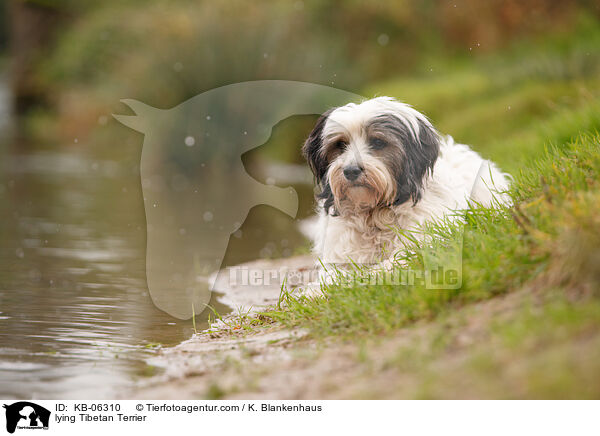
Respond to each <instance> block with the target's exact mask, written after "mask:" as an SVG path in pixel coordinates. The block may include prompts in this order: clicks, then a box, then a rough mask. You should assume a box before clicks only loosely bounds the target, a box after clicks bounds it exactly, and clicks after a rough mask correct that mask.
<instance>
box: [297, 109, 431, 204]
mask: <svg viewBox="0 0 600 436" xmlns="http://www.w3.org/2000/svg"><path fill="white" fill-rule="evenodd" d="M439 148H440V137H439V134H438V133H437V131H436V130H435V129H434V128H433V126H432V125H431V123H430V122H429V120H428V119H427V118H426V117H425V116H424V115H423V114H421V113H419V112H418V111H416V110H415V109H413V108H412V107H410V106H408V105H406V104H404V103H400V102H398V101H396V100H394V99H392V98H389V97H378V98H374V99H371V100H367V101H365V102H363V103H361V104H353V103H351V104H347V105H346V106H342V107H339V108H336V109H332V110H330V111H328V112H326V113H324V114H323V115H322V116H321V117H320V118H319V120H318V121H317V124H316V126H315V128H314V129H313V131H312V132H311V134H310V136H309V137H308V139H307V140H306V142H305V144H304V147H303V149H302V151H303V154H304V156H305V158H306V160H307V161H308V164H309V165H310V168H311V169H312V171H313V173H314V175H315V177H316V178H317V182H318V183H319V185H320V187H321V189H322V190H321V193H320V194H319V197H320V198H321V199H322V200H323V206H324V207H325V210H326V211H327V212H329V211H330V209H331V207H332V206H333V207H334V211H335V213H337V214H342V215H346V214H359V213H368V212H369V211H372V210H373V209H376V208H378V207H389V206H392V205H399V204H402V203H405V202H409V201H410V202H412V204H416V203H417V202H418V201H419V199H420V198H421V195H422V190H423V182H424V179H425V177H426V176H427V174H428V173H430V172H431V171H432V170H433V165H434V163H435V161H436V159H437V157H438V154H439Z"/></svg>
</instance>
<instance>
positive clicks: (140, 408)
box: [135, 404, 144, 412]
mask: <svg viewBox="0 0 600 436" xmlns="http://www.w3.org/2000/svg"><path fill="white" fill-rule="evenodd" d="M135 410H137V411H138V412H141V411H142V410H144V405H143V404H137V405H136V406H135Z"/></svg>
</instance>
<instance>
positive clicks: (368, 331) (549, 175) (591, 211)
mask: <svg viewBox="0 0 600 436" xmlns="http://www.w3.org/2000/svg"><path fill="white" fill-rule="evenodd" d="M599 38H600V29H597V28H596V29H591V28H589V27H587V28H586V29H585V30H584V31H582V34H580V35H578V36H575V37H571V38H570V39H566V40H561V41H560V42H557V41H554V44H548V46H547V47H544V48H543V49H539V48H538V49H537V50H535V51H534V49H533V48H529V50H528V49H526V48H525V49H524V48H522V47H521V48H520V49H518V50H517V49H515V50H512V51H509V52H508V53H505V54H504V55H495V56H494V57H493V58H489V59H484V60H480V61H474V62H473V63H471V64H468V65H463V66H461V67H460V68H458V69H455V70H454V71H448V72H447V74H438V75H435V76H431V77H420V78H416V79H415V78H408V79H398V80H395V81H389V82H385V83H381V84H378V85H375V86H372V87H370V88H368V89H367V90H366V92H365V93H363V94H364V95H374V94H380V95H381V94H388V95H394V96H396V97H399V98H401V99H403V100H405V101H408V102H410V103H412V104H413V105H414V106H415V107H417V108H418V109H419V110H422V111H424V112H425V113H426V114H428V115H429V116H430V118H431V119H432V120H433V122H434V124H436V125H437V126H438V128H439V129H440V130H441V131H442V132H443V133H449V134H452V135H453V136H454V137H455V139H456V140H457V141H459V142H465V143H472V144H475V145H474V148H475V149H477V150H478V151H479V152H481V153H482V154H483V155H484V156H486V157H488V158H491V159H493V160H494V161H496V162H498V163H499V164H500V166H501V167H502V168H503V169H504V170H508V171H509V172H511V173H512V174H513V175H514V176H515V181H514V184H513V186H512V191H511V195H512V198H513V199H514V206H513V207H510V208H500V209H499V210H490V209H484V208H480V207H477V206H476V205H474V206H473V207H472V208H471V209H470V210H468V211H467V212H466V214H465V217H466V226H465V227H464V247H463V251H462V286H461V287H460V289H456V290H428V289H426V288H425V286H424V285H423V284H421V283H416V284H415V285H412V286H398V285H375V286H374V285H369V284H362V285H357V284H354V285H351V286H348V285H345V284H342V283H334V284H331V285H324V286H323V287H322V291H323V293H324V294H326V295H327V298H326V299H322V298H321V299H311V298H306V297H297V296H294V294H292V293H289V292H285V291H284V293H283V299H284V301H285V304H284V305H282V306H281V307H283V309H282V308H281V307H280V308H277V309H274V310H272V311H270V312H269V313H268V314H267V316H269V317H271V318H274V319H277V320H278V321H280V322H282V323H284V324H285V325H288V326H302V327H307V328H309V329H311V331H312V332H313V334H315V335H317V336H328V335H346V336H351V335H352V336H354V335H361V336H364V335H372V334H380V333H385V332H391V331H394V330H396V329H399V328H402V327H405V326H407V325H410V324H412V323H414V322H416V321H419V320H423V319H433V318H435V317H437V316H440V314H443V313H444V312H447V311H451V310H454V309H455V308H457V307H459V306H464V305H466V304H467V303H471V302H475V301H482V300H485V299H489V298H492V297H494V296H497V295H500V294H505V293H508V292H510V291H514V290H517V289H521V288H523V287H524V286H532V287H539V288H543V289H545V288H548V289H559V290H562V292H564V293H565V294H568V295H571V296H573V295H576V296H578V298H591V299H593V301H594V303H590V304H596V300H595V299H596V298H597V297H599V296H600V294H599V292H598V290H597V289H598V285H599V284H600V275H599V274H598V273H597V272H596V271H598V270H599V268H598V266H599V264H600V248H599V247H600V238H599V237H598V236H597V235H598V234H600V220H599V219H598V218H597V216H598V212H599V210H598V209H599V207H598V204H599V200H600V180H599V177H598V174H600V149H599V147H600V136H599V135H598V131H600V80H598V77H599V74H598V73H599V72H600V56H599V55H598V52H597V50H592V49H591V47H592V45H593V44H595V41H597V40H598V39H599ZM427 231H428V232H429V233H431V235H432V236H433V237H434V239H435V240H437V241H446V240H452V239H454V238H457V237H459V236H460V235H461V233H462V231H463V228H462V227H461V226H459V225H454V226H448V225H446V224H444V223H439V224H437V225H433V226H431V227H430V228H429V229H428V230H427ZM419 248H420V250H416V252H417V253H416V254H413V255H410V254H407V255H403V257H404V259H403V262H406V263H407V266H408V267H409V268H414V269H417V270H418V269H422V268H423V264H424V259H423V254H422V250H423V249H424V248H425V247H419ZM402 267H404V268H405V266H402ZM356 273H357V274H358V275H359V276H360V275H361V274H363V273H362V272H361V271H360V270H358V271H356Z"/></svg>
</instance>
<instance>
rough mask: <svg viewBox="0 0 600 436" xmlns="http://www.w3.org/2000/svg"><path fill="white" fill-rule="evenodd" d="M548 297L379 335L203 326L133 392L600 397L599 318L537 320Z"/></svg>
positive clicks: (160, 358)
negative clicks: (554, 324)
mask: <svg viewBox="0 0 600 436" xmlns="http://www.w3.org/2000/svg"><path fill="white" fill-rule="evenodd" d="M306 262H307V259H306V258H304V259H302V260H300V259H297V262H296V263H297V265H296V266H300V267H304V266H306V265H305V264H306ZM264 295H265V294H264V293H263V294H262V297H264ZM273 295H274V294H273ZM229 297H231V294H229ZM229 297H228V298H229ZM262 297H261V298H262ZM266 300H269V298H267V299H266ZM269 301H271V300H269ZM545 305H547V301H546V299H545V297H543V296H539V295H536V293H535V291H533V290H531V289H523V290H520V291H516V292H513V293H509V294H506V295H503V296H499V297H496V298H493V299H491V300H487V301H484V302H479V303H474V304H470V305H466V306H464V307H457V308H453V309H452V310H449V311H448V312H447V313H445V314H442V315H441V316H439V317H437V318H435V319H433V320H429V321H422V322H418V323H416V324H415V325H412V326H409V327H406V328H403V329H399V330H397V331H395V332H393V333H390V334H387V335H383V336H378V337H372V336H371V337H365V338H352V339H350V338H339V337H333V338H326V339H315V338H312V337H311V336H310V335H309V334H308V332H306V331H303V330H293V331H292V330H285V329H281V328H276V327H261V328H259V329H257V330H255V331H251V332H244V333H239V334H238V335H237V336H235V335H234V336H232V335H229V334H225V335H223V334H220V333H218V332H216V333H215V332H213V333H208V332H203V333H201V334H198V335H196V336H195V337H194V338H192V339H190V340H189V341H186V342H184V343H182V344H180V345H178V346H176V347H174V348H170V349H164V350H161V351H160V352H159V354H158V355H157V356H156V357H155V358H153V359H152V360H151V361H149V362H148V364H149V365H152V366H156V367H160V368H163V369H164V371H163V372H162V373H161V374H160V375H158V376H155V377H151V378H148V379H145V380H143V381H140V382H139V383H138V384H137V386H136V387H135V388H134V389H133V390H130V391H128V392H124V393H123V398H132V399H142V398H145V399H150V398H161V399H201V398H205V399H215V398H230V399H236V398H238V399H242V398H245V399H356V398H377V399H391V398H569V397H575V398H588V397H589V398H593V397H598V395H599V394H600V387H597V386H596V385H598V383H596V382H597V375H596V374H600V331H599V329H598V328H597V325H594V326H591V327H590V326H587V327H586V328H585V329H583V330H577V331H572V332H571V331H569V330H564V329H563V332H562V333H561V332H559V331H558V330H557V331H556V332H554V331H551V332H546V331H544V328H543V326H542V324H539V325H540V326H541V327H540V329H537V330H536V328H535V325H537V324H536V322H537V321H536V318H535V316H537V315H536V313H537V312H539V311H540V310H542V309H543V307H545ZM525 310H526V311H527V313H526V318H527V319H528V320H530V318H531V320H532V321H531V324H532V326H534V327H532V328H529V327H528V325H529V324H527V325H525V327H524V331H525V333H519V332H520V331H517V333H516V336H517V338H516V339H515V338H513V336H515V334H513V333H512V332H513V330H514V326H515V325H517V323H522V322H523V319H524V318H523V317H524V315H523V314H524V313H525V312H524V311H525ZM530 313H531V315H530ZM541 316H544V314H542V315H541ZM532 317H533V318H532ZM541 319H542V318H540V320H541ZM528 322H529V321H528ZM518 325H520V324H518ZM528 330H531V331H532V334H531V336H529V335H528V333H527V331H528ZM538 330H539V331H538ZM565 331H566V332H567V333H566V334H565V333H564V332H565ZM583 353H584V354H585V356H586V358H585V359H580V358H577V356H581V355H582V354H583Z"/></svg>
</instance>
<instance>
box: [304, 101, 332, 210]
mask: <svg viewBox="0 0 600 436" xmlns="http://www.w3.org/2000/svg"><path fill="white" fill-rule="evenodd" d="M334 109H335V108H333V109H329V110H328V111H327V112H325V113H323V115H321V116H320V117H319V119H318V120H317V123H316V124H315V127H314V128H313V130H312V132H310V135H309V136H308V138H307V139H306V141H305V142H304V145H303V146H302V155H303V156H304V158H305V159H306V161H307V162H308V166H309V167H310V169H311V171H312V172H313V174H314V176H315V179H316V182H317V184H318V185H319V187H320V188H321V192H320V193H319V194H318V195H317V198H318V199H321V200H325V202H324V204H323V207H324V209H325V210H326V211H329V208H330V207H331V206H332V205H333V194H332V193H331V187H330V186H329V183H328V181H327V177H326V174H327V168H328V166H329V162H327V158H326V157H325V156H324V155H323V153H321V148H322V146H323V128H324V127H325V123H326V122H327V118H329V115H330V114H331V112H333V111H334Z"/></svg>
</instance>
